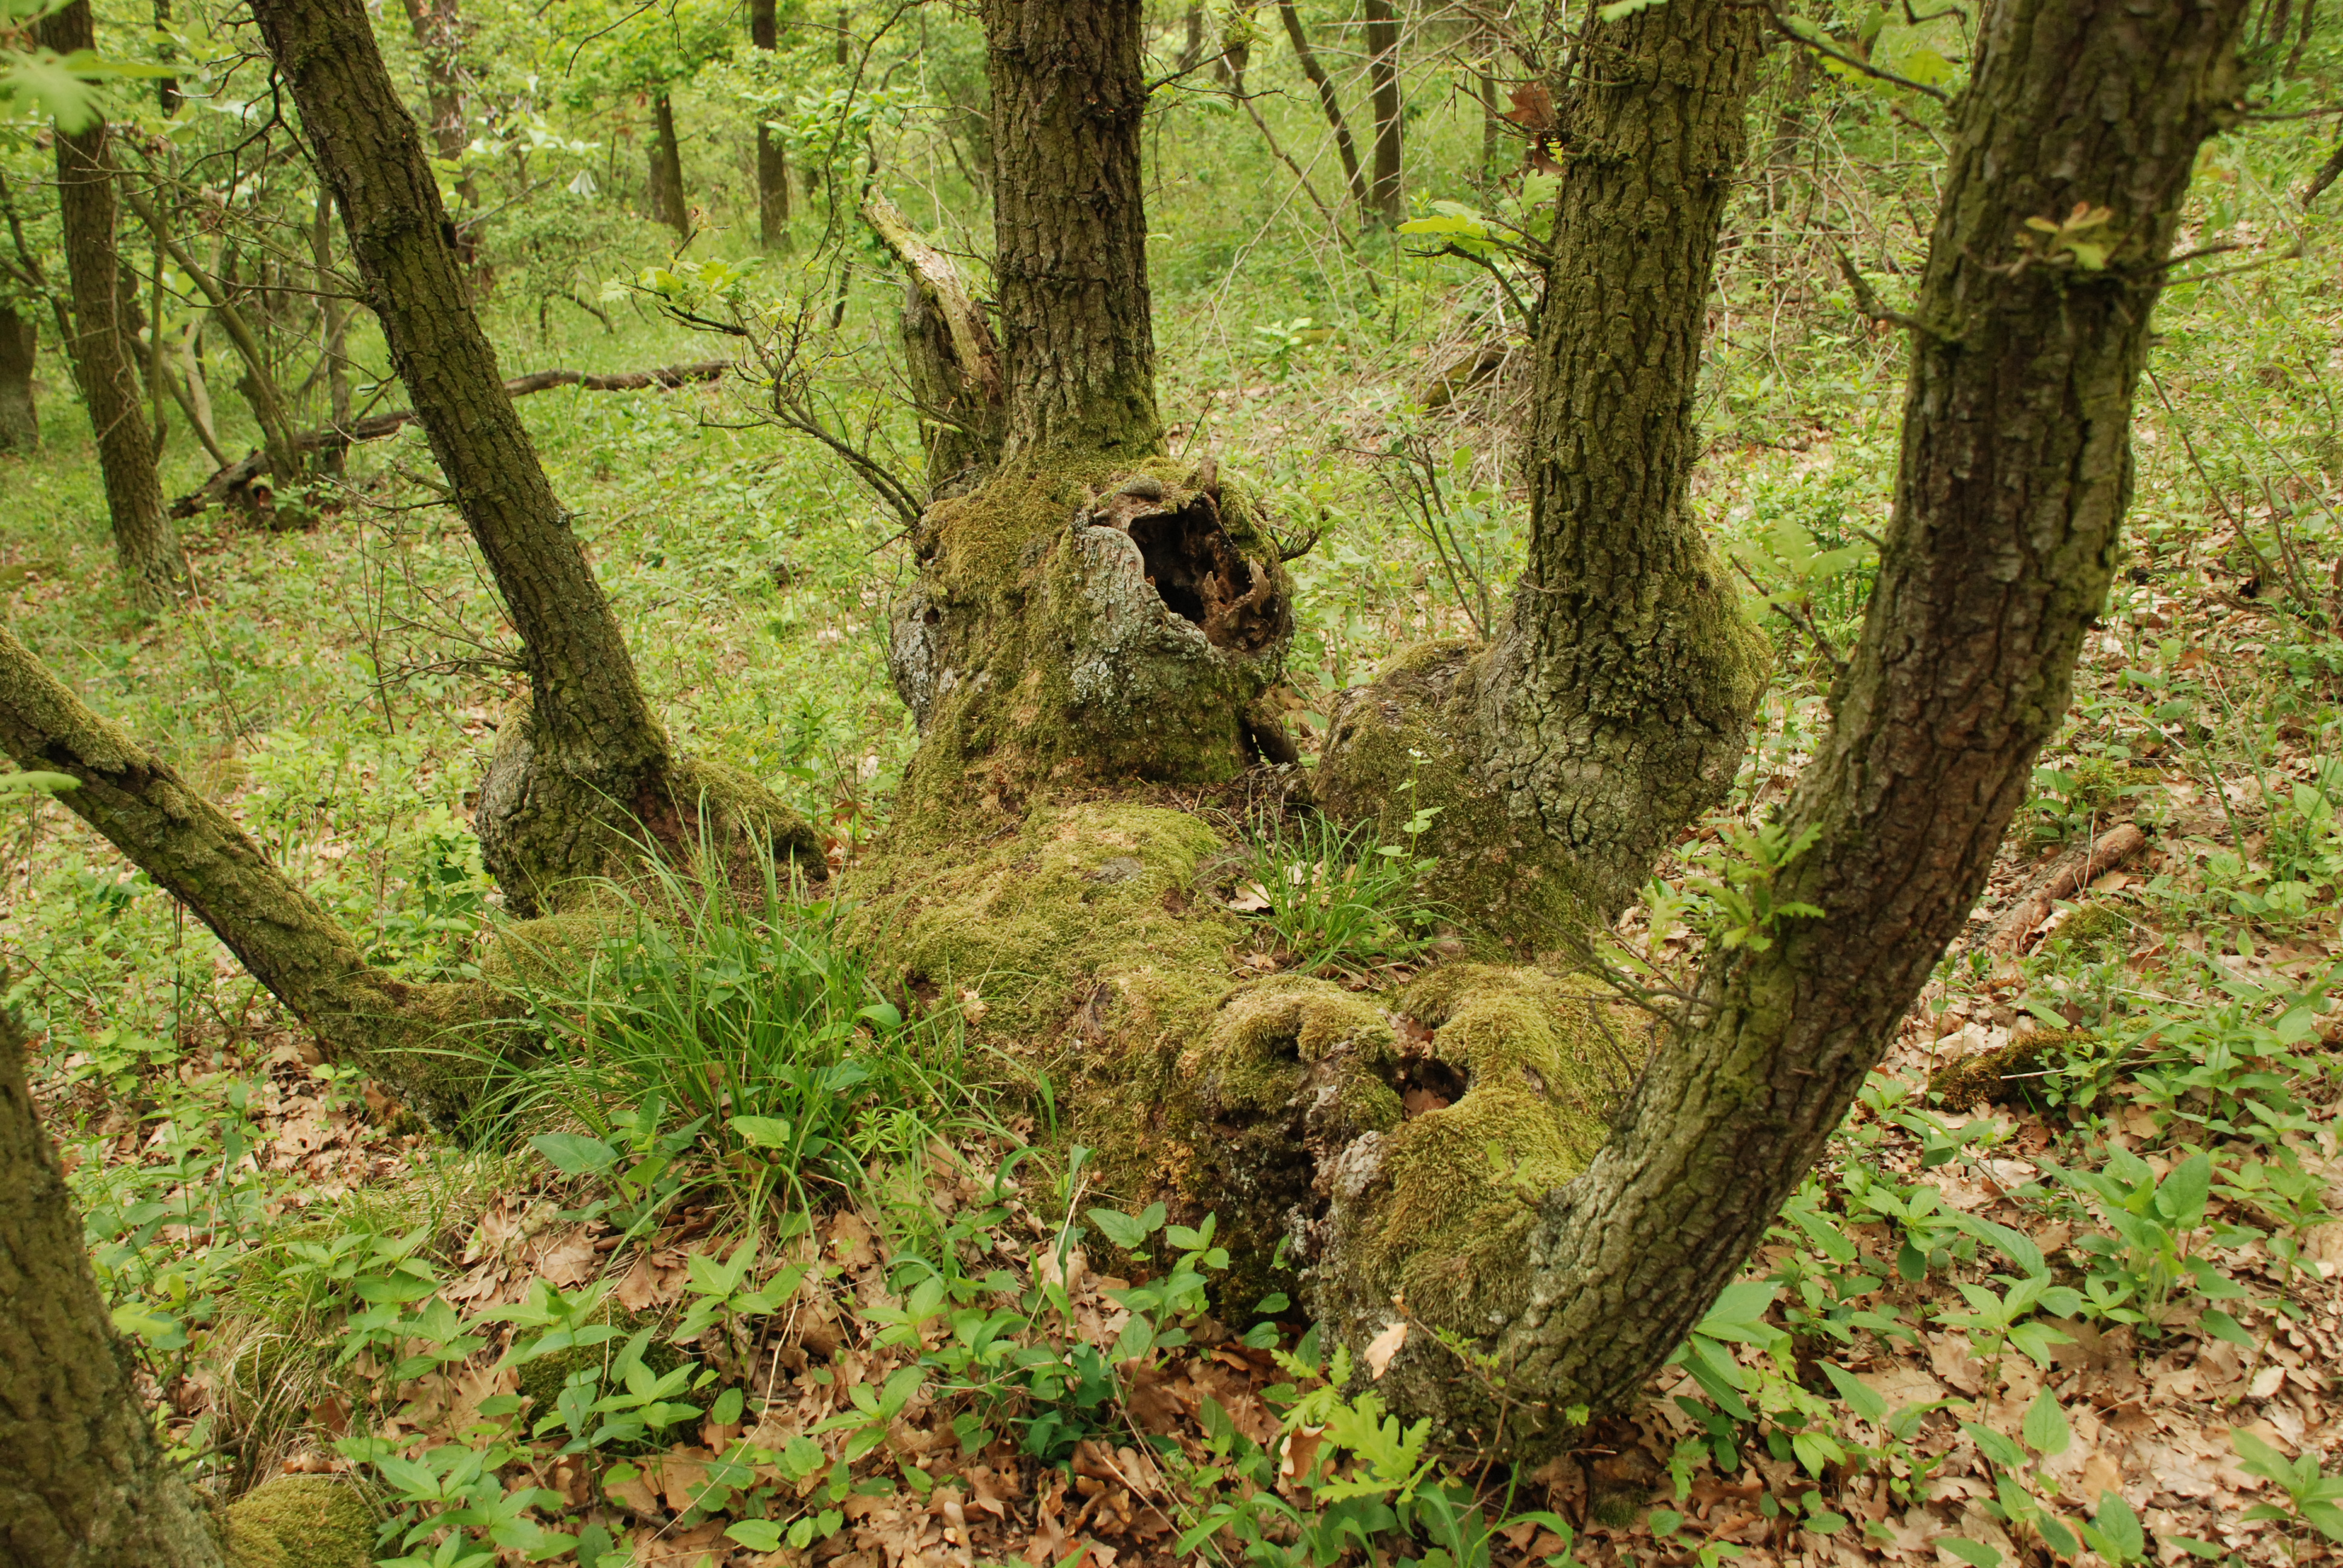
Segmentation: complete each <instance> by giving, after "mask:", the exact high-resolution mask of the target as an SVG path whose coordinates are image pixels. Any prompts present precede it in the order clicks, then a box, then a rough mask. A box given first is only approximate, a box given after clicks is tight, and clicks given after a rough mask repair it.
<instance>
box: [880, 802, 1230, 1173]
mask: <svg viewBox="0 0 2343 1568" xmlns="http://www.w3.org/2000/svg"><path fill="white" fill-rule="evenodd" d="M1220 848H1221V841H1220V839H1219V838H1218V837H1217V836H1216V835H1215V834H1214V833H1213V831H1212V829H1211V828H1209V827H1208V826H1206V825H1205V824H1204V823H1203V822H1202V821H1201V820H1199V819H1197V818H1195V817H1192V816H1191V815H1189V814H1187V813H1186V812H1182V811H1175V810H1168V809H1162V808H1159V807H1151V806H1139V805H1131V804H1129V803H1125V802H1118V801H1106V802H1095V803H1090V804H1082V805H1070V806H1063V807H1051V808H1046V809H1041V810H1037V811H1035V812H1033V813H1032V814H1031V816H1030V817H1028V818H1027V819H1026V820H1025V821H1024V823H1023V825H1022V826H1021V828H1020V829H1018V830H1017V831H1016V832H1015V833H1013V834H1011V835H1007V836H1004V837H1002V838H1000V839H995V840H993V841H991V842H990V843H986V844H982V845H979V846H975V847H972V848H967V849H960V848H953V849H922V848H919V847H915V846H909V845H906V844H904V843H902V842H901V841H900V840H895V841H893V842H890V844H889V845H887V846H885V847H883V848H882V849H880V851H879V852H877V853H876V854H874V855H873V856H872V858H871V859H870V860H868V861H867V862H866V863H864V864H863V865H862V866H860V867H858V868H856V869H854V870H852V871H850V873H848V875H847V877H846V879H845V886H844V891H845V894H846V898H847V901H848V906H849V912H848V913H847V915H846V917H845V925H844V930H843V933H842V934H843V936H844V937H845V939H846V940H847V941H848V942H850V944H851V945H853V946H854V947H856V948H857V949H859V950H860V951H861V952H862V953H863V954H864V955H865V956H866V957H867V958H868V960H870V963H871V964H872V966H873V967H874V969H875V970H878V972H879V973H880V974H881V975H884V976H887V977H889V978H890V980H892V981H893V982H894V983H895V984H896V985H900V986H901V987H903V988H905V989H907V990H910V991H912V992H914V993H917V994H932V995H935V996H937V997H938V998H940V999H941V1000H956V1001H959V1002H960V1004H961V1005H963V1007H964V1008H965V1009H966V1017H967V1018H968V1019H969V1021H970V1032H971V1033H972V1034H973V1035H974V1036H975V1037H976V1038H978V1039H979V1040H990V1041H993V1042H997V1043H998V1044H1000V1045H1001V1047H1002V1048H1003V1049H1004V1050H1007V1051H1009V1052H1010V1053H1011V1055H1014V1056H1016V1057H1018V1058H1020V1059H1021V1060H1023V1061H1024V1062H1026V1063H1027V1064H1028V1065H1029V1066H1031V1067H1032V1068H1035V1069H1041V1070H1048V1071H1049V1072H1050V1073H1051V1075H1052V1077H1053V1078H1054V1079H1055V1080H1056V1081H1058V1083H1059V1084H1060V1086H1061V1087H1060V1090H1059V1091H1058V1101H1059V1103H1060V1104H1061V1106H1064V1107H1066V1108H1068V1109H1069V1110H1070V1111H1071V1123H1070V1127H1069V1135H1070V1136H1071V1138H1073V1139H1074V1140H1075V1141H1078V1142H1081V1143H1083V1144H1086V1145H1088V1146H1089V1147H1091V1148H1092V1149H1094V1150H1096V1151H1098V1153H1099V1155H1100V1158H1101V1164H1102V1167H1103V1168H1104V1170H1103V1173H1104V1174H1106V1176H1107V1178H1108V1180H1109V1181H1111V1184H1112V1186H1113V1188H1114V1190H1116V1191H1121V1192H1125V1193H1133V1192H1140V1191H1149V1190H1153V1189H1158V1188H1162V1187H1167V1186H1168V1187H1172V1188H1175V1189H1176V1188H1182V1187H1183V1186H1184V1182H1183V1181H1182V1173H1183V1172H1184V1171H1185V1168H1186V1167H1187V1166H1188V1165H1189V1164H1190V1163H1192V1153H1191V1152H1190V1151H1187V1150H1186V1149H1185V1148H1184V1147H1183V1146H1182V1144H1181V1141H1180V1140H1179V1139H1178V1138H1177V1137H1176V1136H1174V1135H1172V1134H1169V1133H1167V1132H1166V1131H1165V1128H1164V1119H1163V1117H1162V1115H1161V1106H1162V1103H1163V1101H1165V1100H1166V1099H1167V1097H1168V1096H1169V1095H1170V1085H1171V1077H1172V1067H1173V1061H1174V1059H1175V1058H1176V1057H1177V1056H1178V1054H1179V1052H1180V1051H1181V1050H1182V1048H1184V1047H1185V1046H1186V1045H1187V1044H1188V1043H1189V1042H1190V1041H1192V1040H1196V1039H1198V1038H1200V1037H1201V1036H1202V1034H1203V1032H1204V1030H1205V1027H1206V1025H1207V1023H1208V1021H1209V1020H1210V1019H1211V1017H1212V1010H1213V1009H1214V1008H1215V1007H1216V1006H1217V1005H1218V1004H1219V1002H1220V1000H1221V999H1222V997H1224V996H1225V995H1227V994H1228V992H1229V991H1230V990H1231V989H1232V984H1233V981H1232V976H1231V970H1232V960H1231V954H1232V949H1233V946H1234V944H1235V943H1236V941H1237V940H1239V939H1240V937H1241V936H1242V930H1241V924H1240V922H1239V921H1238V920H1237V918H1236V917H1235V916H1233V915H1232V914H1230V913H1229V912H1228V911H1227V910H1224V909H1222V908H1221V907H1220V906H1219V905H1218V904H1217V902H1214V901H1212V900H1208V899H1205V898H1203V897H1202V896H1200V895H1198V894H1197V893H1196V892H1195V891H1194V890H1193V882H1194V879H1195V877H1196V872H1197V868H1198V866H1199V865H1200V864H1201V863H1202V861H1204V860H1205V859H1208V858H1209V857H1211V856H1212V854H1213V853H1214V852H1215V851H1217V850H1218V849H1220Z"/></svg>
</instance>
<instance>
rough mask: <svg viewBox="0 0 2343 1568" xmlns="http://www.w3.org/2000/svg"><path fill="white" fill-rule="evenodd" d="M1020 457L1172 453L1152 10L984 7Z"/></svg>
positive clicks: (1047, 2)
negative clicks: (1157, 244)
mask: <svg viewBox="0 0 2343 1568" xmlns="http://www.w3.org/2000/svg"><path fill="white" fill-rule="evenodd" d="M983 12H984V35H985V42H986V45H987V47H988V49H989V51H990V75H991V83H992V146H993V157H994V183H993V233H994V259H993V273H994V277H995V281H996V285H997V287H996V292H997V294H998V295H999V297H1000V303H1001V351H1002V355H1003V357H1004V360H1005V362H1006V364H1007V367H1008V376H1009V449H1010V451H1011V453H1018V452H1024V451H1035V452H1039V451H1043V450H1047V449H1050V448H1068V449H1080V450H1085V451H1091V452H1104V453H1111V454H1115V455H1118V456H1121V457H1125V458H1130V459H1136V458H1139V457H1146V456H1148V455H1150V454H1151V453H1153V452H1155V451H1157V450H1159V449H1160V448H1161V445H1162V440H1163V427H1162V421H1161V417H1159V416H1158V415H1157V413H1156V408H1155V333H1154V326H1153V322H1152V317H1151V305H1150V303H1149V295H1148V289H1147V212H1146V203H1145V199H1144V198H1145V192H1144V190H1143V188H1142V186H1141V176H1140V164H1139V132H1140V124H1141V119H1142V117H1143V116H1144V115H1145V113H1146V108H1147V86H1146V83H1145V82H1144V81H1143V80H1142V79H1141V75H1140V70H1139V45H1140V31H1141V5H1140V4H1139V0H984V5H983Z"/></svg>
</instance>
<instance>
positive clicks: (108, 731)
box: [0, 628, 481, 1119]
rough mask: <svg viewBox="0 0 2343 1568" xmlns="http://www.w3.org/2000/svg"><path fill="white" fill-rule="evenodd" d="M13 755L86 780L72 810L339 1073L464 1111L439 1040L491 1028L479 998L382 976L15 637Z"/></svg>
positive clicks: (10, 715)
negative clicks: (337, 1065) (202, 927)
mask: <svg viewBox="0 0 2343 1568" xmlns="http://www.w3.org/2000/svg"><path fill="white" fill-rule="evenodd" d="M0 750H5V751H6V753H7V754H8V755H9V756H10V757H12V758H14V759H15V760H16V763H17V765H18V766H19V767H23V768H26V769H44V770H46V771H50V772H55V773H65V774H69V775H71V776H72V777H73V778H75V779H79V780H81V787H80V788H79V789H68V790H66V791H65V792H64V793H63V794H62V795H61V796H60V797H59V798H60V799H62V800H63V801H64V802H65V805H66V806H68V807H70V808H71V809H72V810H73V811H74V813H75V815H76V816H78V817H80V818H81V819H83V820H84V821H85V822H87V823H88V824H89V825H90V826H91V827H93V828H95V829H97V830H98V831H99V832H100V833H102V834H104V835H105V836H106V839H107V840H108V841H109V842H111V843H112V844H113V845H114V846H115V848H116V849H120V850H121V851H122V852H123V853H124V854H125V855H127V856H128V857H129V858H130V859H131V861H132V862H133V863H134V864H136V866H137V867H138V868H139V869H141V870H143V871H145V872H146V874H147V876H148V877H149V878H151V879H153V880H154V882H155V885H156V886H157V887H159V888H163V889H166V890H168V891H169V892H170V893H171V894H172V895H173V896H174V897H176V898H177V899H178V900H181V901H182V902H184V903H185V904H186V906H187V908H188V909H189V910H191V911H193V912H194V914H195V915H196V918H197V919H198V920H202V921H203V922H204V924H206V926H209V927H210V928H211V930H212V931H213V932H214V934H216V936H217V937H218V938H219V939H220V940H221V941H223V942H225V943H226V944H227V946H228V948H229V950H231V951H233V952H234V953H235V954H236V957H237V958H238V959H240V960H243V961H244V965H245V967H246V969H248V970H251V971H252V974H253V978H255V979H256V980H259V981H260V982H261V983H262V984H263V985H265V986H266V987H267V988H268V989H269V990H270V992H271V993H272V994H274V995H275V996H276V997H277V1000H279V1001H282V1002H283V1003H284V1004H285V1005H286V1007H287V1008H288V1009H289V1010H291V1011H292V1012H293V1014H294V1015H295V1016H296V1017H297V1018H299V1019H300V1020H301V1021H302V1022H304V1023H306V1024H307V1025H308V1026H309V1027H310V1028H311V1029H313V1030H316V1031H317V1037H318V1039H319V1040H322V1041H323V1042H324V1043H325V1046H326V1048H327V1050H329V1051H331V1052H333V1053H334V1054H335V1056H336V1057H337V1060H343V1061H347V1062H348V1063H350V1064H351V1065H353V1066H357V1067H360V1068H363V1069H364V1070H367V1072H369V1073H371V1074H372V1075H373V1076H375V1077H376V1078H377V1079H380V1080H381V1081H383V1082H384V1083H386V1084H388V1085H390V1086H392V1087H394V1088H396V1089H397V1091H399V1092H400V1093H401V1094H402V1096H404V1097H406V1098H407V1099H409V1100H411V1101H414V1102H415V1103H416V1104H417V1107H418V1109H420V1110H423V1111H427V1112H428V1113H430V1114H432V1115H435V1116H437V1117H441V1118H443V1119H447V1118H452V1116H453V1115H454V1114H455V1113H457V1112H458V1111H461V1110H462V1109H463V1107H464V1105H465V1104H466V1103H467V1101H468V1094H469V1090H468V1082H467V1081H466V1077H465V1074H464V1073H463V1071H462V1070H461V1067H460V1058H458V1056H455V1055H451V1054H448V1052H447V1041H445V1040H436V1039H435V1037H436V1036H437V1034H438V1033H439V1031H440V1030H443V1029H445V1028H447V1026H448V1025H449V1024H450V1023H452V1022H456V1021H460V1020H463V1019H464V1018H466V1017H467V1016H469V1017H473V1018H478V1016H480V1015H481V1004H480V1002H479V1001H478V999H476V998H474V997H473V996H472V994H471V992H470V990H468V988H461V987H455V986H417V985H408V984H407V983H405V982H403V981H400V980H393V979H391V978H390V977H389V976H387V975H385V974H382V973H381V972H380V971H378V970H374V969H373V968H371V967H369V966H368V964H367V961H366V959H365V957H364V955H362V954H361V953H360V952H359V951H358V950H357V944H356V943H354V942H352V941H351V940H350V938H349V934H348V933H347V931H345V930H342V928H341V926H340V925H339V924H338V923H337V921H336V920H334V918H333V917H332V916H331V915H328V914H327V913H326V911H325V910H322V909H320V908H319V907H318V906H317V900H314V899H311V898H310V897H309V896H308V894H307V893H305V892H303V891H302V890H300V889H298V888H297V887H295V886H294V885H293V884H292V883H291V882H289V881H287V879H286V878H285V876H284V873H282V872H281V871H279V870H277V868H276V867H275V866H274V865H272V864H270V863H269V860H268V857H267V856H266V854H265V853H264V852H263V851H262V850H261V849H260V847H259V846H258V845H256V844H255V843H254V842H253V841H252V839H251V838H250V837H249V836H248V835H246V832H245V831H244V829H241V828H239V827H237V826H236V822H235V820H234V819H232V818H230V817H229V816H228V815H227V813H226V812H225V811H222V810H221V809H219V808H218V807H216V806H215V805H213V804H212V803H211V802H210V801H209V800H207V799H204V798H203V797H202V796H200V795H198V794H196V793H195V792H194V791H193V790H191V789H188V788H187V787H186V784H185V783H184V782H182V781H181V779H180V778H179V776H178V774H177V773H176V772H175V771H174V770H173V769H172V768H171V767H170V765H169V764H168V763H166V762H165V761H163V760H162V759H160V758H158V757H156V756H155V755H154V754H153V753H152V752H150V751H148V750H146V749H145V748H144V747H142V746H140V745H139V744H138V743H137V742H136V740H133V739H131V738H130V737H129V736H128V735H126V734H125V733H123V731H122V730H121V729H118V728H116V726H115V725H113V724H111V723H109V722H107V721H106V719H104V718H102V717H100V716H99V715H97V714H96V713H93V712H91V711H90V710H89V709H87V708H85V707H84V706H83V705H82V703H81V702H80V700H79V699H76V698H75V696H74V695H73V693H72V692H70V691H68V690H67V689H65V686H64V685H63V684H62V683H61V682H59V681H58V680H57V678H55V676H53V675H51V674H50V673H49V672H48V670H47V669H46V668H44V667H43V666H42V664H41V663H40V661H39V660H38V659H36V658H34V657H33V655H32V653H31V651H30V650H29V649H27V648H25V645H24V644H23V643H21V642H19V641H17V640H16V638H15V636H14V635H13V634H11V633H10V632H9V631H8V630H7V629H6V628H0ZM418 1052H421V1054H417V1053H418Z"/></svg>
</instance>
